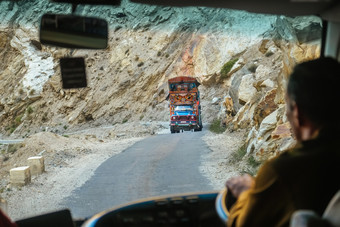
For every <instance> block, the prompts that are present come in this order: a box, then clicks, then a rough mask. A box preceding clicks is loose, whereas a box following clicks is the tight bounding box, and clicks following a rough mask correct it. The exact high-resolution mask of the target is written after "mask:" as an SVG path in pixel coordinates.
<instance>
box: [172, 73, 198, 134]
mask: <svg viewBox="0 0 340 227" xmlns="http://www.w3.org/2000/svg"><path fill="white" fill-rule="evenodd" d="M168 84H169V96H168V100H169V107H170V131H171V133H178V132H180V131H182V132H183V131H191V130H194V131H201V130H202V128H203V124H202V116H201V103H200V93H199V90H198V86H199V85H200V83H199V82H198V81H197V80H196V79H195V78H193V77H185V76H181V77H175V78H172V79H169V80H168Z"/></svg>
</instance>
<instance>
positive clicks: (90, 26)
mask: <svg viewBox="0 0 340 227" xmlns="http://www.w3.org/2000/svg"><path fill="white" fill-rule="evenodd" d="M107 40H108V25H107V22H106V21H105V20H103V19H99V18H93V17H82V16H75V15H57V14H45V15H43V17H42V18H41V24H40V42H41V43H42V44H45V45H54V46H59V47H67V48H85V49H105V48H106V47H107V43H108V41H107Z"/></svg>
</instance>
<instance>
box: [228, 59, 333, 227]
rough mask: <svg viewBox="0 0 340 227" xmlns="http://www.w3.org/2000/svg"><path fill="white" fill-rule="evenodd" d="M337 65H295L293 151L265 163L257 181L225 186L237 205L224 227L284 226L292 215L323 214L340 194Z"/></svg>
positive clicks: (290, 92) (290, 114) (290, 111)
mask: <svg viewBox="0 0 340 227" xmlns="http://www.w3.org/2000/svg"><path fill="white" fill-rule="evenodd" d="M339 87H340V64H339V63H338V62H337V61H336V60H334V59H331V58H321V59H316V60H313V61H309V62H304V63H301V64H299V65H297V66H296V67H295V68H294V71H293V73H292V74H291V76H290V78H289V82H288V86H287V94H286V104H287V105H286V112H287V113H286V114H287V118H288V120H289V122H290V124H291V127H292V131H293V134H294V135H295V138H296V140H297V142H298V144H297V146H296V147H295V148H294V149H292V150H288V151H286V152H284V153H282V154H281V155H279V156H278V157H276V158H274V159H272V160H269V161H267V162H266V163H265V164H264V165H263V166H262V167H261V168H260V170H259V172H258V174H257V176H256V177H255V178H252V177H251V176H249V175H244V176H240V177H235V178H232V179H230V180H228V181H227V183H226V186H227V188H228V191H229V192H231V193H232V195H233V196H234V197H236V199H237V201H236V202H235V204H234V205H233V206H232V207H231V209H230V215H229V219H228V222H227V226H229V227H231V226H247V227H250V226H256V227H259V226H261V227H264V226H289V220H290V218H291V215H292V213H293V212H294V211H296V210H299V209H309V210H314V211H315V212H316V213H317V214H319V215H322V213H323V211H324V210H325V208H326V206H327V204H328V202H329V201H330V200H331V198H332V196H333V195H334V194H335V193H336V192H337V191H338V190H339V189H340V181H339V177H340V114H339V112H338V110H337V106H338V102H339V101H340V89H339Z"/></svg>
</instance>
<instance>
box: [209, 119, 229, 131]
mask: <svg viewBox="0 0 340 227" xmlns="http://www.w3.org/2000/svg"><path fill="white" fill-rule="evenodd" d="M209 130H210V131H212V132H214V133H217V134H221V133H223V132H224V131H225V130H226V128H225V127H223V126H222V124H221V120H220V119H215V120H213V122H212V123H211V125H210V127H209Z"/></svg>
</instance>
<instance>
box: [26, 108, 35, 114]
mask: <svg viewBox="0 0 340 227" xmlns="http://www.w3.org/2000/svg"><path fill="white" fill-rule="evenodd" d="M26 111H27V113H28V114H31V113H33V108H32V107H31V106H29V107H27V109H26Z"/></svg>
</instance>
